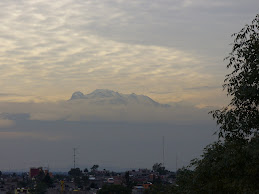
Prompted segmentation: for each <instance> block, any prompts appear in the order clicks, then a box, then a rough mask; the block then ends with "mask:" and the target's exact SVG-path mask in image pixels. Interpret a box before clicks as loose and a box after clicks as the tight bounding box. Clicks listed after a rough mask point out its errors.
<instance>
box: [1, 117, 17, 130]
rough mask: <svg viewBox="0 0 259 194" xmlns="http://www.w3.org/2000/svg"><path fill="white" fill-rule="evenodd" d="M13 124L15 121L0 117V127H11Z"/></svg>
mask: <svg viewBox="0 0 259 194" xmlns="http://www.w3.org/2000/svg"><path fill="white" fill-rule="evenodd" d="M14 125H15V121H13V120H9V119H1V118H0V128H11V127H13V126H14Z"/></svg>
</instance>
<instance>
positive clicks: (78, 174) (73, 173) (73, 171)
mask: <svg viewBox="0 0 259 194" xmlns="http://www.w3.org/2000/svg"><path fill="white" fill-rule="evenodd" d="M68 175H69V176H72V177H73V178H75V177H81V176H83V172H82V171H81V170H80V168H71V169H70V171H68Z"/></svg>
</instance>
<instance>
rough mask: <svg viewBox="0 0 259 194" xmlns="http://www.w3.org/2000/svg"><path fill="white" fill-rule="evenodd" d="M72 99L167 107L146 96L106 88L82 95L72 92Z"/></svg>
mask: <svg viewBox="0 0 259 194" xmlns="http://www.w3.org/2000/svg"><path fill="white" fill-rule="evenodd" d="M73 100H88V101H89V102H91V103H94V104H118V105H119V104H124V105H138V104H139V105H149V106H159V107H169V106H170V105H168V104H160V103H158V102H156V101H154V100H152V99H151V98H149V97H148V96H145V95H136V94H134V93H132V94H121V93H118V92H114V91H112V90H107V89H97V90H95V91H93V92H92V93H90V94H86V95H84V94H83V93H82V92H80V91H77V92H74V93H73V94H72V96H71V98H70V101H73Z"/></svg>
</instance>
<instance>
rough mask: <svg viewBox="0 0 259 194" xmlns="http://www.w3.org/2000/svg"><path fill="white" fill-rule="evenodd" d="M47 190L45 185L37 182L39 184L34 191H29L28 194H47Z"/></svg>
mask: <svg viewBox="0 0 259 194" xmlns="http://www.w3.org/2000/svg"><path fill="white" fill-rule="evenodd" d="M47 188H48V186H47V185H46V184H45V183H43V182H39V183H37V185H36V187H35V188H34V189H32V190H30V193H32V194H45V193H46V192H47Z"/></svg>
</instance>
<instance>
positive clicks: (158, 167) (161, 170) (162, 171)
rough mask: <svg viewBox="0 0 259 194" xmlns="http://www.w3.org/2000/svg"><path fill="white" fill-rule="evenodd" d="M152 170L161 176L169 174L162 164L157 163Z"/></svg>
mask: <svg viewBox="0 0 259 194" xmlns="http://www.w3.org/2000/svg"><path fill="white" fill-rule="evenodd" d="M152 169H153V171H155V172H158V173H159V174H160V175H166V174H167V173H168V171H167V170H166V169H165V167H164V166H163V165H162V163H155V164H154V165H153V167H152Z"/></svg>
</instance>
